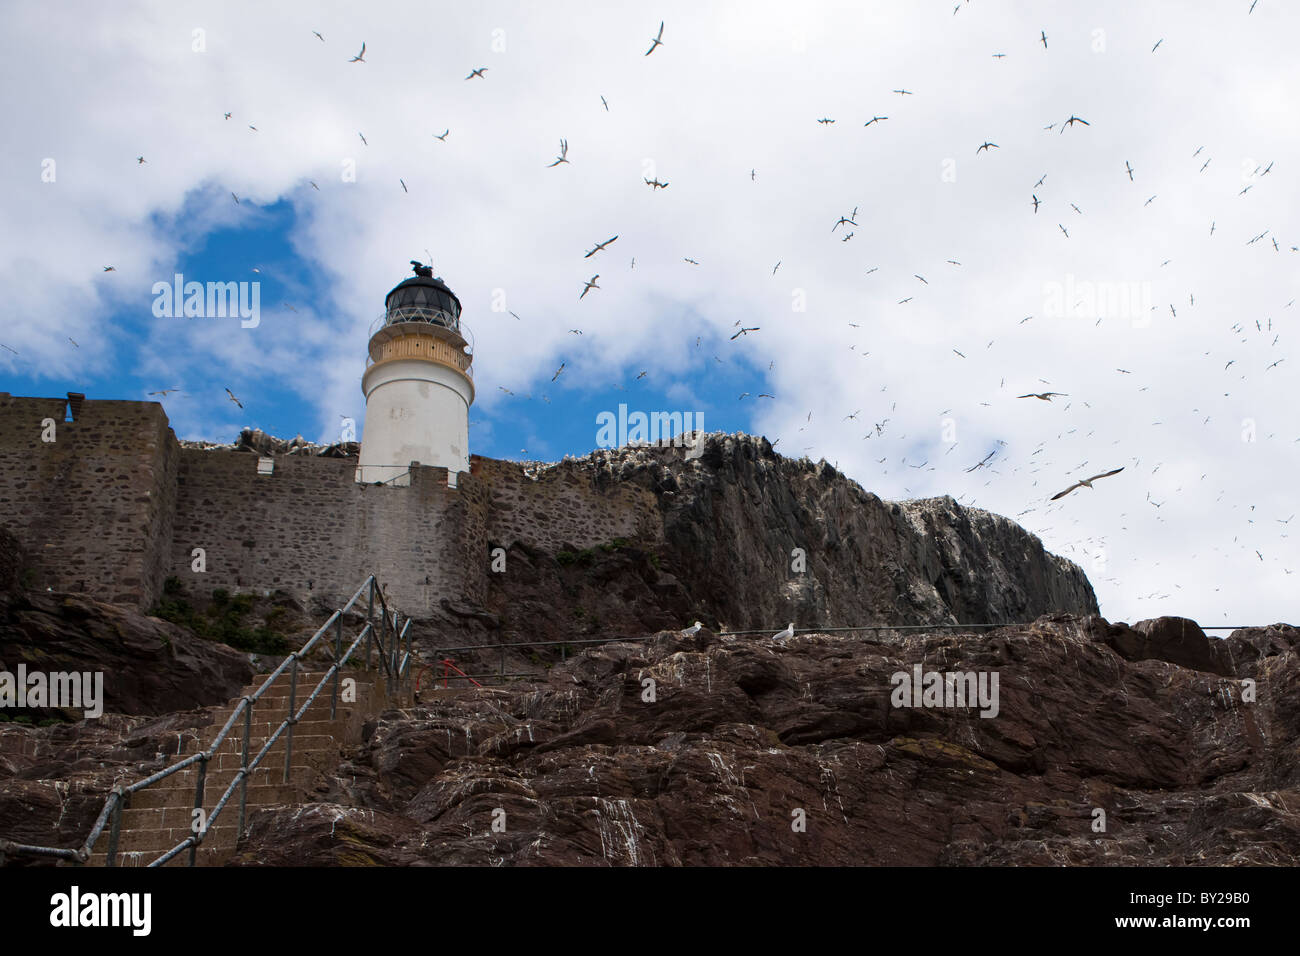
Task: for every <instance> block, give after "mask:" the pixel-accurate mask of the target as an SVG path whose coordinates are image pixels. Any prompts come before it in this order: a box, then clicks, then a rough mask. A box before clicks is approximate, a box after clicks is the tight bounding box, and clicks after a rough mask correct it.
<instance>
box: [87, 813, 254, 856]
mask: <svg viewBox="0 0 1300 956" xmlns="http://www.w3.org/2000/svg"><path fill="white" fill-rule="evenodd" d="M238 831H239V813H238V811H236V813H235V815H234V816H233V817H231V818H230V822H229V824H227V822H226V811H225V810H223V811H221V817H220V819H219V820H218V821H217V825H216V826H214V827H212V828H211V829H210V830H208V833H207V836H205V837H204V838H203V846H205V847H223V846H224V847H233V846H234V845H235V842H236V838H237V837H238ZM190 835H191V831H190V828H189V827H188V826H179V827H167V828H160V829H156V830H132V831H131V833H130V834H129V835H128V834H126V833H123V834H122V837H121V840H120V841H119V843H118V853H119V854H121V853H128V852H146V853H147V852H151V851H152V852H153V853H154V856H157V855H158V854H159V853H163V852H165V851H167V850H170V849H171V848H172V847H174V846H175V845H176V844H177V843H180V842H181V841H182V840H184V839H186V838H187V837H189V836H190ZM100 839H101V840H103V839H107V838H106V837H100ZM95 849H96V850H99V849H101V847H100V846H99V844H98V843H96V845H95ZM102 849H103V851H104V852H105V853H107V852H108V844H107V843H105V844H104V845H103V847H102ZM145 862H146V863H147V862H149V861H148V860H146V861H145Z"/></svg>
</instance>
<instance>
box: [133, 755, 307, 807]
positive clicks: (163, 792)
mask: <svg viewBox="0 0 1300 956" xmlns="http://www.w3.org/2000/svg"><path fill="white" fill-rule="evenodd" d="M236 776H237V773H236V772H235V771H233V770H221V771H215V772H209V773H208V776H207V779H206V780H205V781H204V783H203V791H204V792H203V797H204V800H203V802H204V804H205V806H207V807H209V808H211V807H212V806H213V804H215V803H216V801H217V800H219V799H220V798H221V795H222V794H223V793H225V792H226V790H227V788H228V787H229V786H230V784H231V783H232V782H233V781H234V779H235V777H236ZM177 778H180V779H177ZM316 778H317V771H316V770H314V769H308V768H303V767H295V768H293V769H291V770H290V771H289V782H288V783H285V781H284V767H283V765H281V766H280V767H279V768H278V769H276V770H274V771H272V770H270V769H266V768H263V767H260V766H259V767H258V768H257V769H256V770H254V771H252V772H251V773H249V775H248V793H249V800H250V801H251V800H252V799H253V795H254V793H255V792H257V791H258V790H261V789H277V788H280V787H286V786H290V787H296V788H299V789H302V788H307V787H311V786H313V785H314V784H315V782H316ZM173 781H175V782H173ZM168 783H170V784H171V786H162V785H161V784H159V785H155V786H152V787H147V788H146V789H144V790H141V791H140V792H138V793H135V794H133V795H132V796H131V805H130V807H129V808H128V809H141V808H145V807H192V806H194V778H193V777H192V776H188V775H186V772H185V771H182V772H181V773H179V774H176V775H174V776H172V777H169V778H167V779H166V780H164V781H162V784H168ZM231 799H232V800H238V799H239V790H238V789H236V790H235V792H234V794H233V795H232V797H231ZM261 799H262V796H261V795H260V794H259V795H258V800H259V801H260V800H261ZM223 812H224V811H223Z"/></svg>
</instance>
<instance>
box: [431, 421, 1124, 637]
mask: <svg viewBox="0 0 1300 956" xmlns="http://www.w3.org/2000/svg"><path fill="white" fill-rule="evenodd" d="M532 475H533V477H534V478H535V479H536V480H538V481H556V482H571V483H577V484H589V485H590V486H591V487H592V488H593V489H595V490H596V491H597V492H600V491H601V490H607V489H609V488H610V487H611V486H613V485H615V484H618V483H629V484H634V485H637V486H640V487H642V488H644V489H647V490H648V491H649V492H651V493H652V494H653V495H654V496H655V500H656V501H657V504H658V520H659V521H660V522H661V523H662V533H661V534H660V533H659V529H655V531H656V533H655V534H654V535H653V536H652V537H653V538H654V539H655V540H654V544H653V545H647V544H645V543H644V542H637V541H623V542H611V543H610V544H609V545H607V546H605V547H603V548H595V549H590V550H587V551H584V552H580V553H577V554H573V553H567V554H566V553H561V554H558V555H557V554H545V553H541V552H538V551H536V550H534V549H530V548H528V547H526V546H523V545H522V544H521V543H520V542H517V541H510V540H506V541H498V542H493V544H496V545H499V546H501V547H504V548H507V549H508V551H509V554H508V558H509V560H508V568H509V570H508V571H507V573H504V574H493V575H489V579H488V584H489V592H488V597H487V600H486V607H485V608H483V609H480V610H483V611H486V612H487V616H486V617H483V616H475V615H472V614H467V613H461V614H459V615H455V614H453V615H451V616H450V617H448V618H447V619H446V620H445V621H444V622H442V623H445V624H450V625H453V628H452V629H454V630H455V631H456V632H457V633H461V632H464V633H462V637H464V635H465V633H468V634H469V635H470V636H471V637H472V638H473V639H471V640H463V639H462V640H457V641H456V643H476V642H478V641H484V642H489V641H498V640H501V641H507V642H509V641H523V640H556V639H563V638H565V637H566V636H573V635H578V636H582V637H591V636H595V635H596V634H597V633H599V634H602V635H606V636H620V635H621V636H628V637H634V636H640V635H641V634H644V633H646V632H647V631H654V630H657V629H661V628H672V627H682V626H685V625H686V624H689V623H690V622H692V621H694V620H696V619H699V620H702V621H703V622H704V623H705V624H708V625H710V626H712V627H714V628H717V629H727V630H746V629H751V628H758V629H762V628H770V627H782V626H784V625H785V623H786V622H788V621H794V622H796V624H797V625H798V626H799V627H801V628H805V627H835V626H851V625H862V624H939V623H948V624H952V623H998V624H1007V623H1015V622H1024V621H1031V620H1033V619H1034V618H1036V617H1038V616H1039V615H1041V614H1047V613H1072V614H1081V615H1088V614H1096V613H1097V612H1098V607H1097V599H1096V596H1095V595H1094V594H1093V591H1092V587H1091V585H1090V584H1089V583H1088V579H1087V577H1086V576H1085V575H1084V573H1083V571H1082V570H1080V569H1079V568H1078V567H1077V566H1076V565H1074V564H1072V563H1071V562H1069V561H1067V560H1065V559H1063V558H1060V557H1057V556H1055V555H1052V554H1049V553H1048V552H1047V551H1045V550H1044V548H1043V545H1042V542H1041V541H1040V540H1039V539H1038V538H1037V537H1036V536H1034V535H1032V534H1030V533H1029V532H1027V531H1025V530H1024V529H1023V528H1021V527H1020V526H1019V525H1018V524H1016V523H1015V522H1014V521H1011V520H1009V519H1007V518H1003V517H1000V516H998V515H994V514H990V513H989V512H987V511H981V510H979V509H976V508H965V507H962V506H961V505H959V504H957V503H956V502H955V501H954V500H953V499H952V498H930V499H922V500H915V501H906V502H887V501H882V500H881V499H880V498H879V497H877V496H876V495H873V494H871V493H870V492H868V491H865V490H863V489H862V487H861V486H860V485H858V484H857V483H856V482H854V481H852V480H850V479H848V478H846V477H845V476H844V475H842V474H840V473H839V472H838V471H836V470H835V468H833V467H832V466H830V465H828V464H826V463H825V462H819V463H815V464H814V463H812V462H810V461H808V460H807V459H802V460H793V459H788V458H784V457H782V456H781V455H778V454H777V453H776V452H775V451H773V449H772V446H771V444H770V443H769V442H768V441H767V440H766V439H763V438H755V437H752V436H749V435H710V436H708V438H707V440H706V443H705V446H704V449H703V454H702V455H701V457H699V458H697V459H687V458H686V457H685V456H684V453H683V450H682V449H680V448H653V447H652V448H632V449H628V448H624V449H618V450H614V451H598V452H595V453H594V454H592V455H589V456H587V457H586V458H581V459H567V460H565V461H563V462H560V463H558V464H553V465H543V466H534V468H533V470H532ZM647 537H651V536H647ZM557 594H558V595H561V596H562V597H563V600H558V601H557V600H556V595H557ZM452 610H453V611H454V610H458V609H456V608H453V609H452ZM459 610H462V611H464V610H467V609H459ZM446 629H447V628H442V630H446ZM434 630H435V631H436V630H439V628H435V629H434ZM494 632H499V633H494Z"/></svg>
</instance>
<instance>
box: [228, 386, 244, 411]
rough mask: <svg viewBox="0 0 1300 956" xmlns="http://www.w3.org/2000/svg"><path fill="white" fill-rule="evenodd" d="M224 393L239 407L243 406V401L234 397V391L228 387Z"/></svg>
mask: <svg viewBox="0 0 1300 956" xmlns="http://www.w3.org/2000/svg"><path fill="white" fill-rule="evenodd" d="M226 394H227V395H229V396H230V400H231V401H232V402H234V403H235V404H236V405H238V406H239V407H240V408H243V407H244V403H243V402H241V401H240V400H239V399H237V398H235V393H234V392H232V391H231V390H230V389H226Z"/></svg>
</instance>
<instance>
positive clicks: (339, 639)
mask: <svg viewBox="0 0 1300 956" xmlns="http://www.w3.org/2000/svg"><path fill="white" fill-rule="evenodd" d="M373 589H374V585H371V590H373ZM342 656H343V615H342V614H340V615H339V617H338V621H337V622H335V625H334V689H333V690H332V691H331V692H330V720H334V719H336V717H337V716H338V710H339V670H340V668H341V667H342V664H341V663H340V660H339V659H340V658H341V657H342ZM284 772H285V773H286V774H288V772H289V765H288V764H285V771H284ZM284 779H285V780H288V779H289V778H288V777H287V776H286V777H285V778H284Z"/></svg>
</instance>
